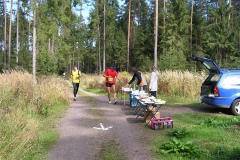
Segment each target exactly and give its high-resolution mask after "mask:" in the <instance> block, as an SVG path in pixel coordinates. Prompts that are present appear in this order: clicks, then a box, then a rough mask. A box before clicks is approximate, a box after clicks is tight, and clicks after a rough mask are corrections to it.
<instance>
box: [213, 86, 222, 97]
mask: <svg viewBox="0 0 240 160" xmlns="http://www.w3.org/2000/svg"><path fill="white" fill-rule="evenodd" d="M213 94H214V96H215V97H220V94H219V90H218V87H217V86H215V87H214V90H213Z"/></svg>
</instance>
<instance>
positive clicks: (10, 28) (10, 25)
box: [8, 0, 13, 70]
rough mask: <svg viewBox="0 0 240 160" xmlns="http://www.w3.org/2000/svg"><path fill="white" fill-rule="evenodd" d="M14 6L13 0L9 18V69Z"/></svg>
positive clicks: (9, 68)
mask: <svg viewBox="0 0 240 160" xmlns="http://www.w3.org/2000/svg"><path fill="white" fill-rule="evenodd" d="M12 8H13V0H11V6H10V19H9V35H8V70H11V43H12V36H11V35H12Z"/></svg>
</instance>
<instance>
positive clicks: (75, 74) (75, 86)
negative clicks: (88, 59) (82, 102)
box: [71, 66, 81, 101]
mask: <svg viewBox="0 0 240 160" xmlns="http://www.w3.org/2000/svg"><path fill="white" fill-rule="evenodd" d="M71 77H72V84H73V95H74V98H73V100H74V101H76V100H77V93H78V88H79V84H80V77H81V71H79V70H78V68H77V67H76V66H75V67H74V68H73V70H72V72H71Z"/></svg>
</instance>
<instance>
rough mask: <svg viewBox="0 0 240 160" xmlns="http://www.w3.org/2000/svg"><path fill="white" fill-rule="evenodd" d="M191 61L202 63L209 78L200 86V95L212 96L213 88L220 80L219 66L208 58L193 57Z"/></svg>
mask: <svg viewBox="0 0 240 160" xmlns="http://www.w3.org/2000/svg"><path fill="white" fill-rule="evenodd" d="M192 60H194V61H197V62H200V63H202V64H203V65H204V66H205V67H206V69H207V70H209V76H208V77H207V79H206V80H205V81H204V82H203V84H202V87H201V94H200V95H201V96H208V95H209V94H214V87H215V86H216V85H217V83H218V81H219V79H220V73H221V72H220V68H219V66H218V65H217V64H216V62H214V61H213V60H212V59H208V58H203V57H199V56H193V57H192Z"/></svg>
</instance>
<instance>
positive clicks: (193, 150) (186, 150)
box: [159, 138, 203, 157]
mask: <svg viewBox="0 0 240 160" xmlns="http://www.w3.org/2000/svg"><path fill="white" fill-rule="evenodd" d="M159 149H160V152H161V153H163V154H177V155H182V156H188V157H199V156H200V155H201V154H203V151H202V150H201V148H200V147H198V146H197V145H195V144H194V143H193V142H191V141H187V142H184V141H181V140H178V139H176V138H173V139H171V140H169V141H167V142H165V143H163V144H162V145H161V146H160V147H159Z"/></svg>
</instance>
